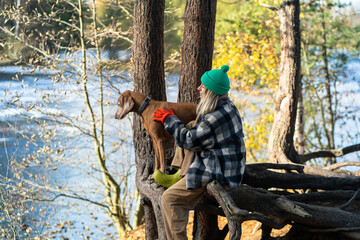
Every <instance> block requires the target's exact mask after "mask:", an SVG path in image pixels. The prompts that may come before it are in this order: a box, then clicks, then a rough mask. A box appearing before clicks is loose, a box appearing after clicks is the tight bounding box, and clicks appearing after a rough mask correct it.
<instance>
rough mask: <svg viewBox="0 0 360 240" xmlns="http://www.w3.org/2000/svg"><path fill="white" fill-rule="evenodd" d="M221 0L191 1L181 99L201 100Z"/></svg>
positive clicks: (185, 41) (186, 19)
mask: <svg viewBox="0 0 360 240" xmlns="http://www.w3.org/2000/svg"><path fill="white" fill-rule="evenodd" d="M216 3H217V0H201V1H197V0H187V1H186V7H185V13H184V19H185V22H184V36H183V41H182V44H181V73H180V81H179V94H178V102H193V103H197V102H198V98H199V92H198V90H197V86H199V85H200V84H201V81H200V79H201V76H202V75H203V74H204V73H205V72H206V71H209V70H211V66H212V57H213V50H214V34H215V17H216V16H215V15H216Z"/></svg>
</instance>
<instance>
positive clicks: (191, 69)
mask: <svg viewBox="0 0 360 240" xmlns="http://www.w3.org/2000/svg"><path fill="white" fill-rule="evenodd" d="M216 3H217V1H216V0H202V1H197V0H187V1H186V7H185V12H184V19H185V22H184V36H183V41H182V45H181V73H180V80H179V94H178V102H193V103H197V102H198V98H199V91H198V90H197V87H198V86H199V85H200V83H201V81H200V79H201V76H202V75H203V74H204V73H205V72H206V71H209V70H211V66H212V57H213V51H214V35H215V18H216ZM195 216H196V217H195V219H194V233H193V234H194V239H199V240H200V239H216V236H217V232H218V228H217V217H216V216H214V215H210V214H208V213H205V212H202V211H200V212H196V213H195Z"/></svg>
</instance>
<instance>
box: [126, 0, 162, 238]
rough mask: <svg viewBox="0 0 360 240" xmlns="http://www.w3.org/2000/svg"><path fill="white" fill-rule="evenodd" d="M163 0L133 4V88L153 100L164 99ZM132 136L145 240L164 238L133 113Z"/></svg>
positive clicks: (157, 191)
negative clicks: (141, 199)
mask: <svg viewBox="0 0 360 240" xmlns="http://www.w3.org/2000/svg"><path fill="white" fill-rule="evenodd" d="M164 8H165V1H164V0H151V1H139V0H137V1H135V5H134V41H133V61H134V89H135V91H137V92H140V93H142V94H145V95H148V96H150V97H151V98H153V99H156V100H166V93H165V76H164ZM133 136H134V148H135V161H136V186H137V188H138V189H139V191H140V194H141V196H142V198H143V201H144V204H143V205H144V212H145V225H146V227H145V229H146V233H145V234H146V239H156V238H157V239H166V233H165V229H164V223H163V219H162V215H161V210H160V199H161V195H162V193H163V191H164V190H163V188H157V187H158V185H157V184H154V183H153V182H152V181H149V179H148V177H149V175H150V174H152V172H153V170H154V162H155V157H154V151H153V147H152V143H151V140H150V137H149V135H148V133H147V132H146V130H145V129H144V126H143V124H142V122H141V119H140V117H139V116H138V115H136V114H134V123H133Z"/></svg>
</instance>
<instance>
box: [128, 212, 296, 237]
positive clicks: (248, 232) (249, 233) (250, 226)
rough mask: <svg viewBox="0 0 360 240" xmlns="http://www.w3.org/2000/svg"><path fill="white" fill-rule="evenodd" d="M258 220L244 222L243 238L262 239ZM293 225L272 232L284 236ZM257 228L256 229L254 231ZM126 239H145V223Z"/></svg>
mask: <svg viewBox="0 0 360 240" xmlns="http://www.w3.org/2000/svg"><path fill="white" fill-rule="evenodd" d="M193 222H194V216H193V212H190V217H189V223H188V225H187V236H188V239H189V240H192V239H193V238H192V229H193ZM218 222H219V228H220V229H222V228H223V227H224V226H225V225H226V223H227V220H226V218H225V217H219V220H218ZM257 224H258V222H257V221H253V220H252V221H245V222H243V224H242V235H241V240H260V239H261V229H257V227H256V225H257ZM290 228H291V226H290V225H287V226H285V227H284V228H283V229H280V230H274V229H273V231H272V232H271V236H272V237H277V236H284V235H285V234H286V233H287V232H288V231H289V230H290ZM254 229H255V231H254ZM125 239H126V240H143V239H145V225H144V224H143V225H141V226H139V227H138V228H137V229H136V230H133V231H130V232H129V233H128V234H127V236H126V238H125ZM228 239H229V234H228V236H226V238H225V240H228Z"/></svg>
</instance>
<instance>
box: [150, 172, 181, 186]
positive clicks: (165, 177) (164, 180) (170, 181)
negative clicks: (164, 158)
mask: <svg viewBox="0 0 360 240" xmlns="http://www.w3.org/2000/svg"><path fill="white" fill-rule="evenodd" d="M153 178H154V180H155V181H156V182H157V183H158V184H160V185H161V186H163V187H165V188H169V187H171V186H172V185H174V184H175V183H177V182H178V181H179V180H180V179H181V177H180V169H179V170H178V171H177V172H176V173H174V174H165V173H162V172H160V170H156V171H155V172H154V173H153Z"/></svg>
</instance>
